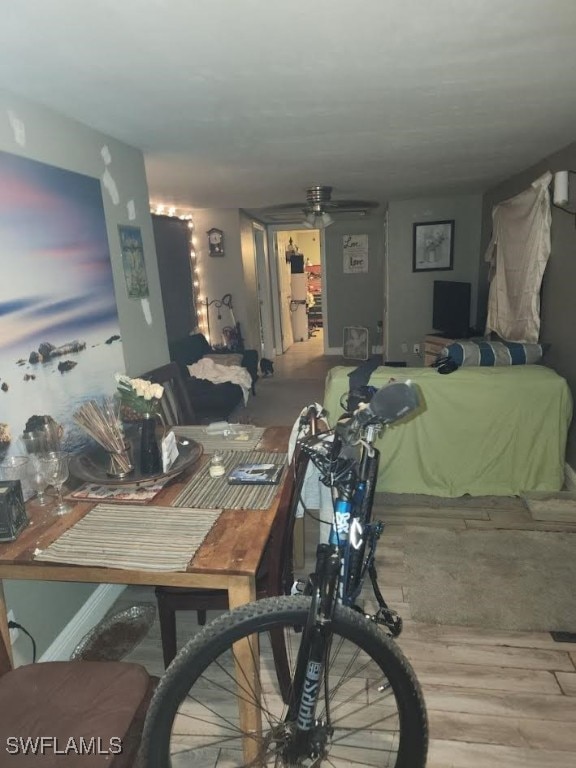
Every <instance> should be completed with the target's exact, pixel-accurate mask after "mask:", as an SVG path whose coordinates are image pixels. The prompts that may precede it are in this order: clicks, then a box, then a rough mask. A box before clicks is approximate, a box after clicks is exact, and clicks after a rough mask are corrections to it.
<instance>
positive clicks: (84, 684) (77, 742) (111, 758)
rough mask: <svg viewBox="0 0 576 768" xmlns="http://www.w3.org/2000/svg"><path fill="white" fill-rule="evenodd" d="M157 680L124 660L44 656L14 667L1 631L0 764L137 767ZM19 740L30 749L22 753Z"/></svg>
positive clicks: (49, 767)
mask: <svg viewBox="0 0 576 768" xmlns="http://www.w3.org/2000/svg"><path fill="white" fill-rule="evenodd" d="M157 682H158V681H157V679H155V678H152V677H150V676H149V675H148V672H147V671H146V670H145V669H144V667H142V666H140V665H139V664H132V663H129V662H124V661H47V662H43V663H38V664H26V665H25V666H21V667H17V668H15V669H14V668H12V663H11V660H10V655H9V653H8V649H7V646H6V642H5V640H4V638H3V637H2V633H0V712H1V713H2V716H1V717H0V743H1V744H2V745H3V746H2V754H3V757H2V766H6V768H9V767H10V766H11V765H15V766H19V768H60V766H62V765H65V766H69V768H79V766H90V768H100V766H102V768H104V766H106V768H133V767H135V766H136V765H137V754H138V750H139V747H140V738H141V733H142V728H143V726H144V719H145V716H146V712H147V710H148V705H149V703H150V699H151V696H152V693H153V690H154V688H155V685H156V683H157ZM19 738H20V739H21V740H22V741H19V740H18V739H19ZM42 738H44V740H43V741H41V739H42ZM26 740H28V741H27V742H26ZM24 742H26V743H27V744H28V745H30V744H32V745H33V744H36V748H35V749H32V748H31V747H29V748H28V751H25V750H24V746H23V745H24ZM119 748H121V752H119V751H118V750H119ZM65 749H68V752H67V753H66V754H65V755H64V756H63V753H62V750H65ZM78 749H80V750H82V749H89V750H90V752H89V754H76V750H78ZM57 750H60V752H59V753H58V752H57Z"/></svg>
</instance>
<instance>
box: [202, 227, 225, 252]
mask: <svg viewBox="0 0 576 768" xmlns="http://www.w3.org/2000/svg"><path fill="white" fill-rule="evenodd" d="M206 234H207V235H208V253H209V254H210V256H224V232H222V230H221V229H216V227H212V229H209V230H208V232H207V233H206Z"/></svg>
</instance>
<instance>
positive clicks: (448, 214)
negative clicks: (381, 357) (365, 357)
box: [385, 195, 482, 366]
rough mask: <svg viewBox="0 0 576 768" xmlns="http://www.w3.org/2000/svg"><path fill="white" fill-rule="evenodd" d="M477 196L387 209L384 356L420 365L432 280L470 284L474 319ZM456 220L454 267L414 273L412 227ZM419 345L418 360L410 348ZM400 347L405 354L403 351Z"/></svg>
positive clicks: (405, 203)
mask: <svg viewBox="0 0 576 768" xmlns="http://www.w3.org/2000/svg"><path fill="white" fill-rule="evenodd" d="M481 211H482V196H481V195H461V196H459V197H438V198H421V199H416V200H400V201H393V202H391V203H390V204H389V207H388V270H387V273H388V286H389V290H388V293H387V301H388V312H387V318H386V321H385V322H386V323H387V333H388V345H387V358H388V360H404V361H406V362H407V363H408V365H409V366H420V365H422V364H423V348H422V344H423V340H424V336H425V335H426V334H427V333H430V332H431V330H432V291H433V283H434V280H456V281H464V282H470V283H472V307H471V321H472V322H473V320H474V318H475V316H476V303H477V283H478V269H479V267H478V263H479V253H480V234H481V227H480V224H481ZM450 219H454V222H455V223H454V268H453V269H452V270H447V271H444V270H443V271H438V272H436V271H434V272H412V237H413V225H414V224H415V223H419V222H426V221H445V220H450ZM415 343H417V344H420V345H421V352H420V356H418V355H416V354H414V352H413V346H414V344H415ZM402 344H406V345H407V348H408V351H407V352H404V351H403V349H402Z"/></svg>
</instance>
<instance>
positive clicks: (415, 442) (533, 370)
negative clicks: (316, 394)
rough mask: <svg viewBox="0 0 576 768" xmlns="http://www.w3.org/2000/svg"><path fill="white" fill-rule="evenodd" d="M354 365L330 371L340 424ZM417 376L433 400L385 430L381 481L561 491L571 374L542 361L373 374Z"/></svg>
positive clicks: (451, 489)
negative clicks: (567, 376)
mask: <svg viewBox="0 0 576 768" xmlns="http://www.w3.org/2000/svg"><path fill="white" fill-rule="evenodd" d="M352 370H353V368H350V367H345V366H337V367H335V368H332V369H331V370H330V371H329V372H328V375H327V378H326V388H325V397H324V407H325V408H326V409H327V411H328V420H329V422H330V424H331V425H332V426H333V425H334V423H335V422H336V420H337V419H338V417H339V415H340V414H341V413H342V408H341V406H340V398H341V397H342V395H343V394H344V393H346V392H347V391H348V383H349V380H348V374H349V373H350V371H352ZM391 378H394V379H396V380H397V381H405V380H406V379H410V380H412V381H413V382H414V383H416V384H417V385H418V386H419V387H420V390H421V393H422V396H423V401H424V407H423V409H422V411H421V412H420V413H419V414H418V415H417V416H415V417H413V418H411V419H409V420H407V421H406V422H404V423H401V424H397V425H395V426H393V427H391V428H389V429H388V430H387V431H386V432H385V434H384V435H381V436H380V438H379V440H378V443H377V445H378V447H379V449H380V451H381V459H380V470H379V475H378V484H377V490H378V491H388V492H391V493H423V494H430V495H436V496H446V497H456V496H462V495H464V494H470V495H472V496H483V495H498V496H514V495H518V494H521V493H524V492H529V491H558V490H560V489H561V488H562V486H563V484H564V453H565V448H566V437H567V433H568V427H569V425H570V421H571V418H572V397H571V393H570V389H569V387H568V384H567V382H566V381H565V379H563V378H562V377H561V376H559V375H558V374H557V373H555V371H553V370H551V369H550V368H546V367H545V366H542V365H517V366H507V367H486V368H484V367H468V368H467V367H463V368H460V369H458V370H457V371H455V372H453V373H450V374H448V375H441V374H439V373H438V372H437V371H436V370H435V369H434V368H391V367H390V368H387V367H380V368H377V369H376V371H375V372H374V373H373V374H372V377H371V379H370V384H371V385H373V386H376V387H380V386H383V385H384V384H385V383H386V382H387V381H389V380H390V379H391Z"/></svg>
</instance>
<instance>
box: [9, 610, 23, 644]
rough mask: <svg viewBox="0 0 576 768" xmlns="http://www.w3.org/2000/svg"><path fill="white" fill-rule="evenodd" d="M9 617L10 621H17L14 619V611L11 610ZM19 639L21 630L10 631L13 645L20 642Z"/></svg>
mask: <svg viewBox="0 0 576 768" xmlns="http://www.w3.org/2000/svg"><path fill="white" fill-rule="evenodd" d="M7 616H8V621H16V619H15V618H14V611H13V610H12V609H10V610H9V611H8V614H7ZM19 637H20V630H19V629H11V630H10V642H11V643H12V644H14V643H15V642H16V640H18V638H19Z"/></svg>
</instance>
